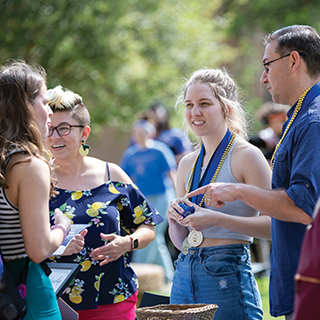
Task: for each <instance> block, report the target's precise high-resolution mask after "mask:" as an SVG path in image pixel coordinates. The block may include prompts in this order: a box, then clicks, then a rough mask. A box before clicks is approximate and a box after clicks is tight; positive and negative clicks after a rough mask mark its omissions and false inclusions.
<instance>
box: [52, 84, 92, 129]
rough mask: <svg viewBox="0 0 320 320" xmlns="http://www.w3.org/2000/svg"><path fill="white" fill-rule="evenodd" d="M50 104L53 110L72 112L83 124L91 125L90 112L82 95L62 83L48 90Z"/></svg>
mask: <svg viewBox="0 0 320 320" xmlns="http://www.w3.org/2000/svg"><path fill="white" fill-rule="evenodd" d="M48 96H49V101H48V104H49V106H50V108H51V110H52V111H53V112H57V111H61V112H70V115H71V116H72V117H73V118H74V119H75V120H77V121H78V122H79V123H80V124H81V125H83V126H89V125H90V114H89V111H88V109H87V107H86V106H85V105H84V104H83V101H82V97H81V96H80V95H78V94H77V93H74V92H72V91H70V90H68V89H63V88H62V87H61V86H60V85H59V86H56V87H55V88H53V89H50V90H48Z"/></svg>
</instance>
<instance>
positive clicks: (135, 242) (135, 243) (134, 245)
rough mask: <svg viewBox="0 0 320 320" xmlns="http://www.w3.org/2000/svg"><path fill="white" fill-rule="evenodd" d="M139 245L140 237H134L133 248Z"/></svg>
mask: <svg viewBox="0 0 320 320" xmlns="http://www.w3.org/2000/svg"><path fill="white" fill-rule="evenodd" d="M138 246H139V242H138V239H134V240H133V249H137V248H138Z"/></svg>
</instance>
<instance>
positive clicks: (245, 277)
mask: <svg viewBox="0 0 320 320" xmlns="http://www.w3.org/2000/svg"><path fill="white" fill-rule="evenodd" d="M175 265H176V272H175V275H174V278H173V284H172V289H171V296H170V303H172V304H188V303H192V304H194V303H207V304H217V305H218V309H217V311H216V314H215V316H214V320H226V319H228V320H249V319H250V320H256V319H263V311H262V307H261V297H260V293H259V290H258V287H257V283H256V281H255V279H254V276H253V274H252V272H251V258H250V250H249V246H248V245H245V244H236V245H227V246H218V247H206V248H189V250H188V254H187V255H184V254H183V253H180V255H179V257H178V259H177V261H176V262H175Z"/></svg>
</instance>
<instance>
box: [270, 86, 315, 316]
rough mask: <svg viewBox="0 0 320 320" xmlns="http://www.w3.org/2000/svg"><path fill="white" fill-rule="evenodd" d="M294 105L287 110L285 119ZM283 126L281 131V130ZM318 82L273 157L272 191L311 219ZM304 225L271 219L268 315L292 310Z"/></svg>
mask: <svg viewBox="0 0 320 320" xmlns="http://www.w3.org/2000/svg"><path fill="white" fill-rule="evenodd" d="M294 108H295V105H294V106H293V107H292V108H291V109H290V110H289V111H288V114H287V115H288V119H290V118H291V115H292V113H293V111H294ZM286 124H287V123H285V124H284V127H283V129H285V127H286ZM319 141H320V83H318V84H316V85H315V86H314V87H313V88H312V89H311V90H310V91H309V93H308V94H307V96H306V98H305V104H303V106H302V109H301V110H300V112H299V113H298V117H297V118H296V119H295V120H294V122H293V124H292V126H291V128H290V129H289V131H288V133H287V135H286V137H285V138H284V140H283V142H282V144H281V146H280V148H279V149H278V151H277V153H276V155H275V163H274V169H273V176H272V188H273V189H285V190H286V193H287V194H288V196H289V197H290V198H291V199H292V201H293V202H294V203H295V205H296V206H297V207H299V208H301V209H302V210H303V211H305V212H306V213H307V214H309V215H310V216H312V213H313V209H314V206H315V204H316V201H317V199H318V197H319V195H320V147H319ZM305 229H306V226H305V225H303V224H300V223H291V222H284V221H280V220H277V219H274V218H272V223H271V234H272V250H271V277H270V313H271V315H272V316H274V317H278V316H280V315H284V314H289V313H290V312H292V311H293V301H294V278H293V277H294V274H295V272H296V269H297V266H298V261H299V255H300V248H301V244H302V240H303V236H304V232H305Z"/></svg>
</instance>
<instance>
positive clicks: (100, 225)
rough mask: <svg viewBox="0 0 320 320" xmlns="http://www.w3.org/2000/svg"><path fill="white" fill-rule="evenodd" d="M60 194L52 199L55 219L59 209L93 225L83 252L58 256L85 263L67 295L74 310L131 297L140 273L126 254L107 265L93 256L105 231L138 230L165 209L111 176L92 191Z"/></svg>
mask: <svg viewBox="0 0 320 320" xmlns="http://www.w3.org/2000/svg"><path fill="white" fill-rule="evenodd" d="M57 191H59V195H58V196H56V197H52V198H51V199H50V215H51V223H52V224H53V223H54V210H55V209H56V208H59V209H60V210H61V211H62V212H63V213H64V214H65V215H66V216H67V217H68V218H69V219H71V220H72V223H75V224H88V225H89V227H88V233H87V235H86V237H85V246H84V248H83V250H82V251H81V252H79V253H78V254H73V255H71V256H66V257H61V258H59V257H57V258H55V262H63V263H80V264H81V266H82V268H81V269H80V271H79V272H78V274H77V275H76V277H75V280H74V281H73V282H72V283H71V284H70V285H69V286H68V287H67V289H66V290H65V292H64V293H63V295H62V299H63V300H64V301H66V302H67V303H68V304H69V305H70V306H71V307H72V308H73V309H74V310H86V309H96V308H97V306H98V305H105V304H112V303H118V302H121V301H124V300H126V299H128V298H129V297H130V296H131V295H132V294H133V293H135V292H136V291H137V288H138V278H137V276H136V274H135V273H134V271H133V269H132V268H131V266H130V263H129V256H128V254H127V253H125V254H124V255H123V256H121V257H120V258H119V259H118V260H116V261H113V262H110V263H108V264H106V265H104V266H99V262H100V261H93V260H91V258H90V256H89V255H90V253H91V252H92V250H93V249H95V248H97V247H101V246H103V245H104V244H105V241H104V240H102V239H101V237H100V233H105V234H117V235H119V236H120V235H121V232H122V230H125V231H127V232H128V233H132V230H133V229H136V228H137V227H138V226H140V225H141V224H146V225H156V224H158V223H160V222H162V221H163V219H162V217H161V216H160V214H159V213H158V212H157V211H156V209H155V208H154V207H153V206H152V205H151V204H150V202H149V201H148V200H147V199H146V198H145V197H144V196H143V194H142V193H141V192H140V191H139V190H138V189H137V187H136V186H135V185H131V184H126V183H122V182H117V181H108V182H107V183H104V184H102V185H101V186H98V187H96V188H93V189H90V190H72V191H70V190H64V189H57Z"/></svg>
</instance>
